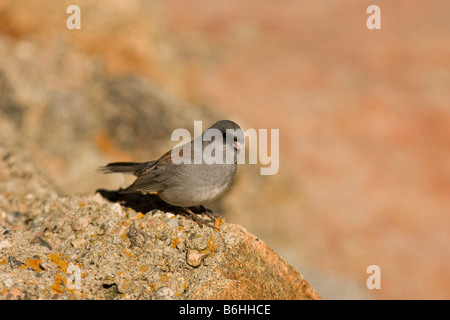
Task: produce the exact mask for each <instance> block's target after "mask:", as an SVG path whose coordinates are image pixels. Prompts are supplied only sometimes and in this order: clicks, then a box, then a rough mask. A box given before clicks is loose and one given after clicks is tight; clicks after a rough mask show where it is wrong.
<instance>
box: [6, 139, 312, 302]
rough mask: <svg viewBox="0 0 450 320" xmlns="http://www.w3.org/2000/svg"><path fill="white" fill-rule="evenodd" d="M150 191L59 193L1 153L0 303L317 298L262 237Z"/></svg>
mask: <svg viewBox="0 0 450 320" xmlns="http://www.w3.org/2000/svg"><path fill="white" fill-rule="evenodd" d="M215 224H216V227H217V228H218V229H213V228H209V227H203V228H201V227H200V226H199V225H197V224H196V223H194V222H193V221H192V220H190V219H188V218H186V217H184V216H183V215H182V214H181V212H180V211H179V210H178V209H177V208H175V207H170V206H168V205H167V204H165V203H163V202H162V201H161V200H159V199H158V198H157V197H156V196H153V195H148V196H144V195H138V194H131V195H127V196H126V197H124V196H121V195H119V194H117V193H116V192H113V191H105V190H101V191H100V192H99V193H97V194H96V195H68V196H67V195H61V194H60V193H58V192H57V191H56V189H55V188H54V187H53V185H52V183H51V182H49V181H47V180H46V179H44V178H43V177H42V176H41V175H40V174H39V172H38V171H37V170H36V169H35V168H34V167H33V165H31V164H30V163H29V162H28V161H26V160H25V159H24V158H23V157H22V156H21V155H18V154H16V153H11V152H9V151H8V149H6V148H0V298H1V299H83V298H87V299H319V298H320V297H319V295H318V294H317V293H316V292H315V291H314V290H313V289H312V288H311V287H310V285H309V284H308V283H307V282H306V281H305V279H304V278H303V277H302V275H301V274H300V273H299V272H298V271H296V270H295V269H294V268H293V267H292V266H291V265H290V264H289V263H288V262H286V261H285V260H284V259H283V258H281V257H280V256H279V255H278V254H277V253H276V252H274V251H273V250H272V249H271V248H270V247H269V246H268V245H267V244H266V243H265V242H264V241H262V240H261V239H259V238H257V237H256V236H255V235H253V234H251V233H250V232H248V231H247V230H246V229H244V228H243V227H241V226H238V225H234V224H230V223H227V222H225V221H224V220H223V219H217V220H216V221H215Z"/></svg>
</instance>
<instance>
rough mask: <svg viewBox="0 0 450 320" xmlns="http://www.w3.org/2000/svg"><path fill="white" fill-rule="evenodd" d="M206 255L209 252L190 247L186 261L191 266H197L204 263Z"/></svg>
mask: <svg viewBox="0 0 450 320" xmlns="http://www.w3.org/2000/svg"><path fill="white" fill-rule="evenodd" d="M206 256H207V253H205V252H200V251H197V250H193V249H189V250H188V252H187V255H186V262H187V264H188V265H190V266H191V267H194V268H196V267H198V266H199V265H200V264H201V263H202V261H203V259H205V257H206Z"/></svg>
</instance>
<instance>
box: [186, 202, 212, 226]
mask: <svg viewBox="0 0 450 320" xmlns="http://www.w3.org/2000/svg"><path fill="white" fill-rule="evenodd" d="M183 209H184V210H185V211H186V212H187V213H188V214H189V216H190V217H191V218H192V220H194V221H195V222H197V223H198V225H199V226H200V227H203V225H206V226H208V227H211V228H215V226H214V225H212V224H211V223H209V221H205V220H203V219H200V218H199V217H198V215H196V214H195V213H193V212H192V211H191V209H189V208H185V207H183Z"/></svg>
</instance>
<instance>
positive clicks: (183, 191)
mask: <svg viewBox="0 0 450 320" xmlns="http://www.w3.org/2000/svg"><path fill="white" fill-rule="evenodd" d="M243 147H244V133H243V131H242V129H241V128H240V127H239V126H238V125H237V124H236V123H235V122H233V121H230V120H221V121H218V122H216V123H215V124H214V125H212V126H211V127H210V128H208V129H207V130H205V131H204V132H203V133H202V135H201V136H199V137H197V138H196V139H194V140H192V141H191V142H188V143H186V144H184V145H181V146H178V147H176V148H174V149H172V150H170V151H168V152H167V153H165V154H164V155H163V156H161V157H160V158H159V159H158V160H153V161H148V162H142V163H136V162H114V163H110V164H108V165H106V166H104V167H100V170H102V171H103V172H104V173H114V172H119V173H128V174H134V175H135V176H136V177H137V179H136V180H135V181H134V182H133V183H132V184H131V185H130V186H129V187H128V188H126V189H124V190H121V191H120V193H134V192H140V193H156V194H157V195H158V196H159V197H160V198H161V199H162V200H164V201H165V202H167V203H169V204H171V205H174V206H180V207H183V208H184V209H185V210H186V212H187V213H188V214H189V215H190V216H191V217H192V219H193V220H194V221H196V222H197V223H199V225H200V226H201V225H202V224H207V225H209V226H211V225H210V224H208V223H207V222H205V221H204V220H202V219H200V218H198V217H197V215H196V214H194V213H193V212H192V211H191V210H190V209H189V207H193V206H200V208H201V209H202V210H203V211H204V213H205V214H207V216H208V217H209V218H210V219H213V216H212V215H211V213H210V212H208V211H207V210H206V209H205V208H204V207H203V204H206V203H209V202H212V201H214V200H216V199H218V198H219V197H220V196H222V195H223V194H224V193H225V192H226V191H227V190H228V188H229V187H230V185H231V182H232V181H233V178H234V176H235V174H236V170H237V159H238V155H239V150H241V149H242V148H243ZM199 160H200V161H201V163H199Z"/></svg>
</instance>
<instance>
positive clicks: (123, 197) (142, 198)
mask: <svg viewBox="0 0 450 320" xmlns="http://www.w3.org/2000/svg"><path fill="white" fill-rule="evenodd" d="M120 191H121V190H116V191H114V190H105V189H97V190H96V192H98V193H100V195H101V196H102V197H103V198H105V199H106V200H108V201H111V202H118V203H120V204H121V205H123V206H125V207H129V208H131V209H133V210H135V211H137V212H142V213H144V214H146V213H147V212H150V211H152V210H155V209H156V210H161V211H165V212H173V213H175V214H179V213H184V211H183V209H182V208H180V207H176V206H172V205H170V204H168V203H167V202H164V201H163V200H161V199H160V198H159V197H158V196H157V195H156V194H142V193H120Z"/></svg>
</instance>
